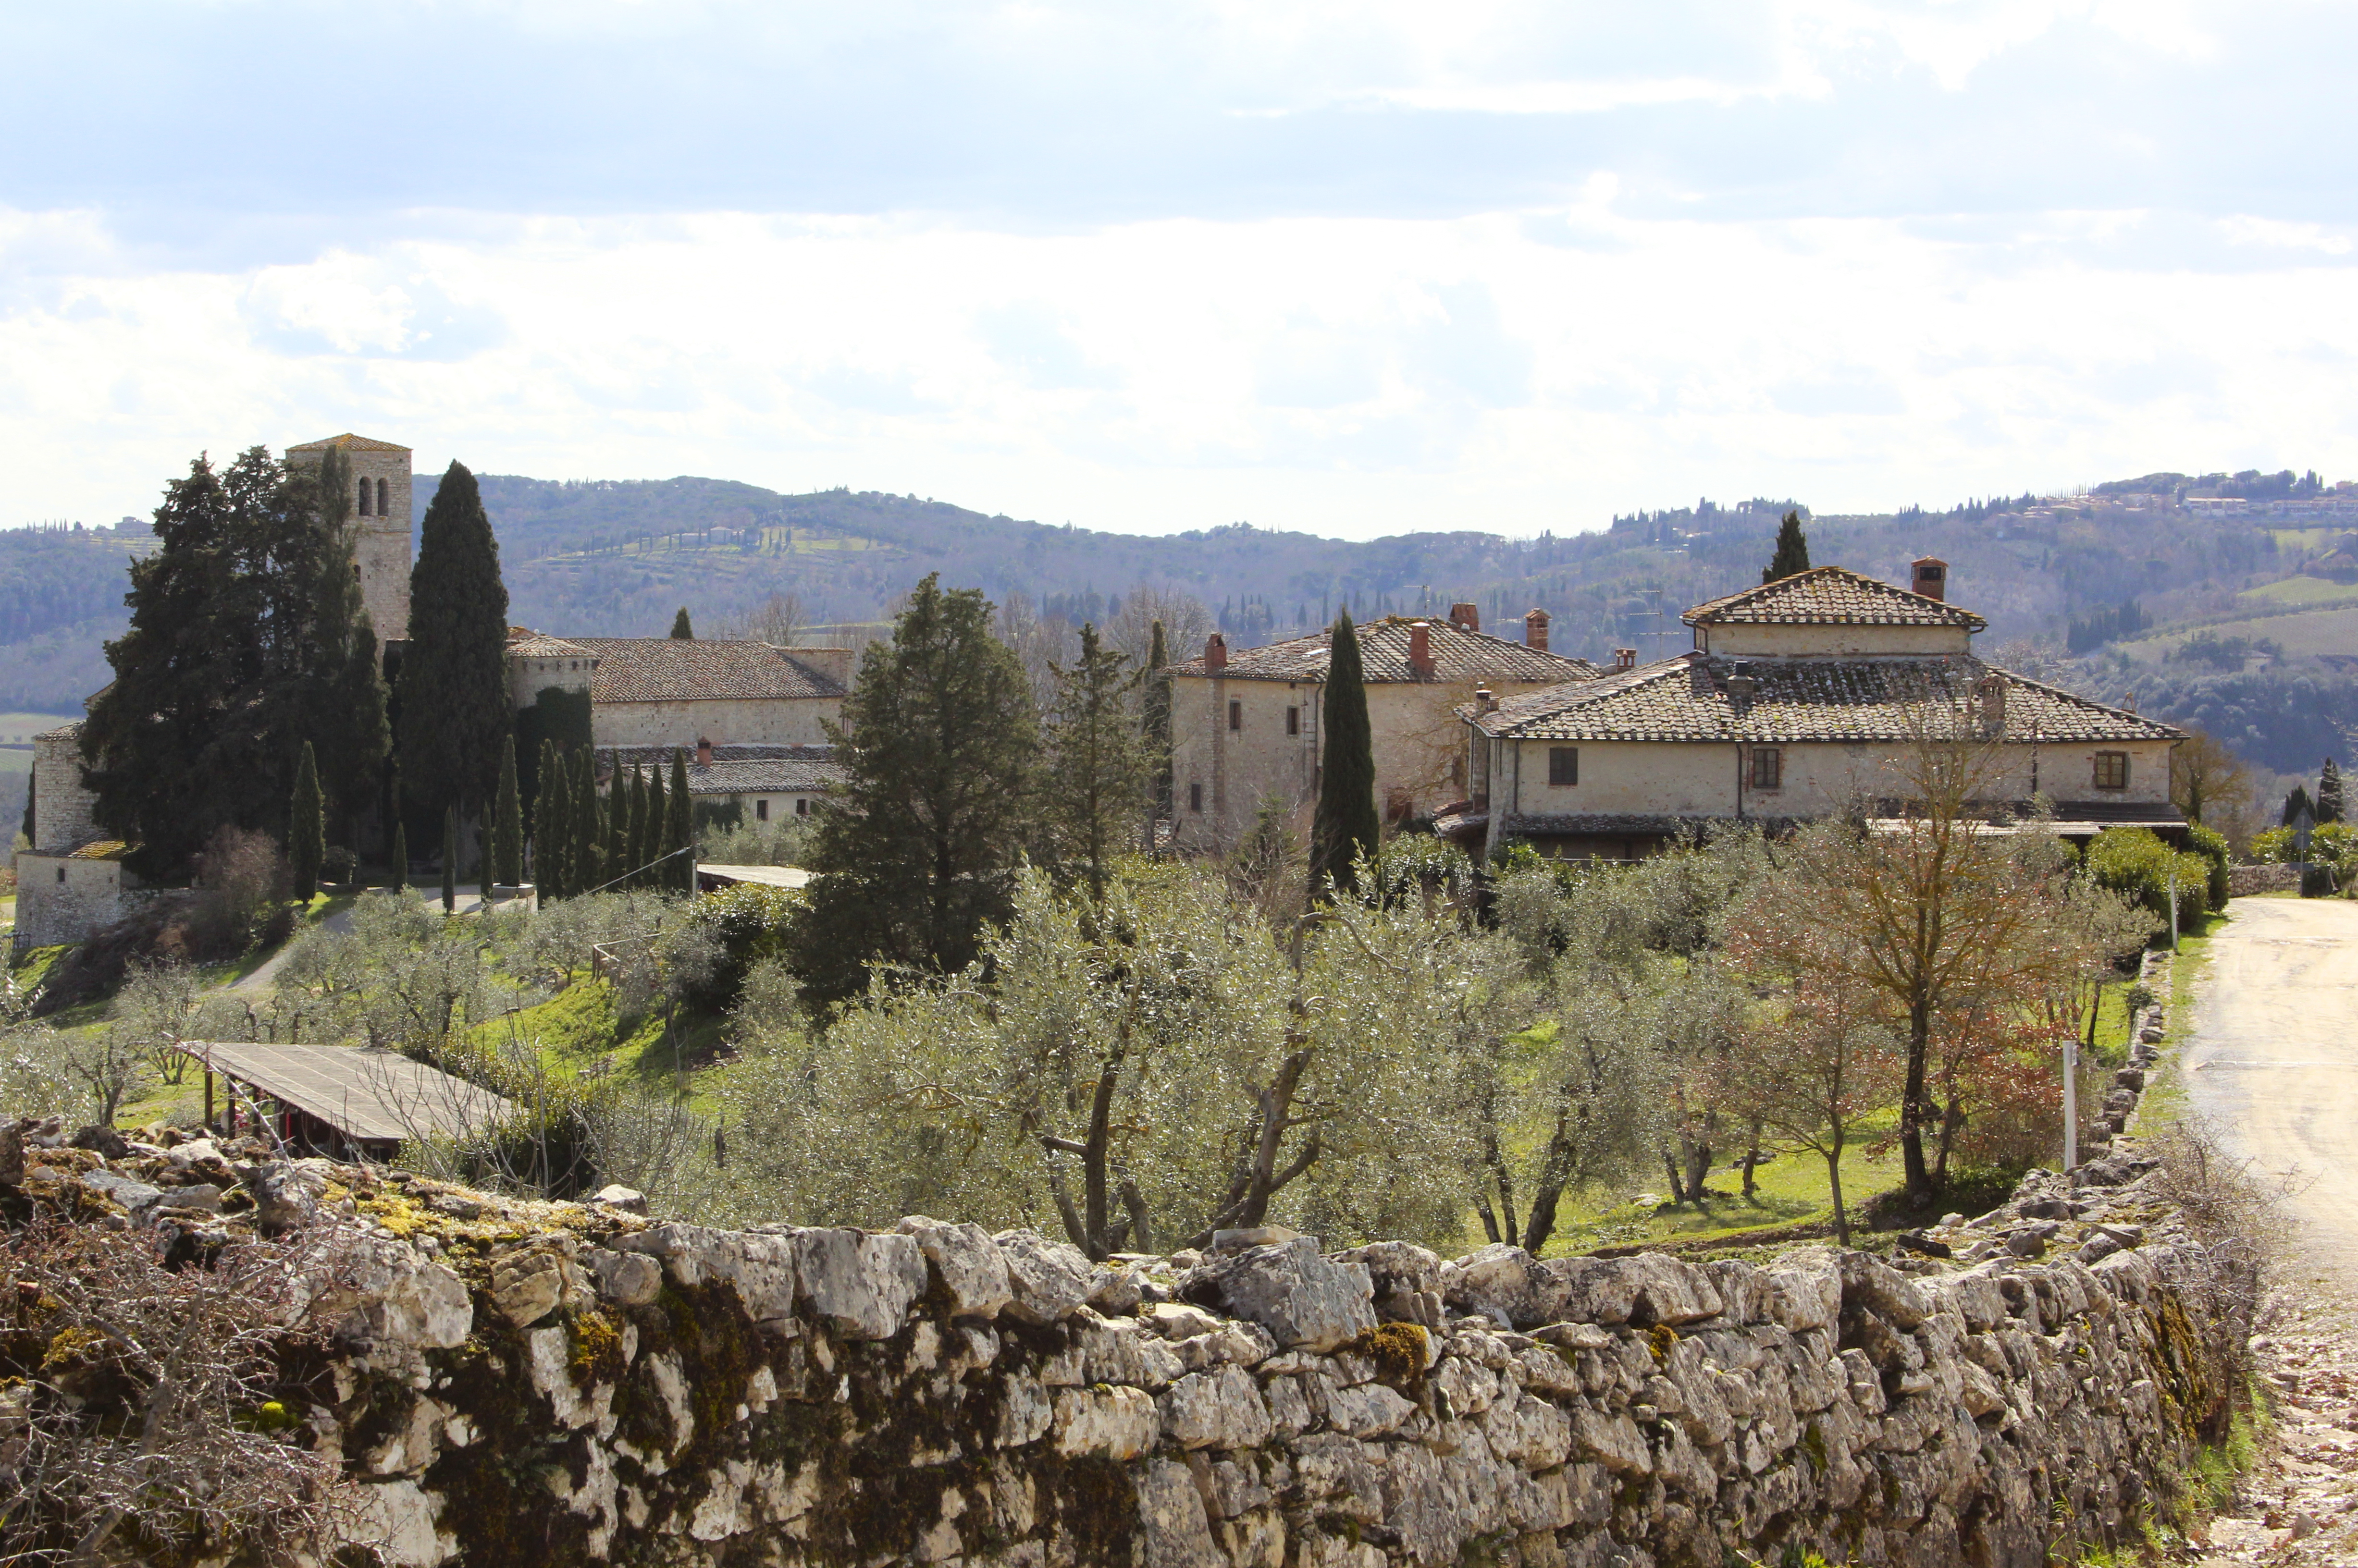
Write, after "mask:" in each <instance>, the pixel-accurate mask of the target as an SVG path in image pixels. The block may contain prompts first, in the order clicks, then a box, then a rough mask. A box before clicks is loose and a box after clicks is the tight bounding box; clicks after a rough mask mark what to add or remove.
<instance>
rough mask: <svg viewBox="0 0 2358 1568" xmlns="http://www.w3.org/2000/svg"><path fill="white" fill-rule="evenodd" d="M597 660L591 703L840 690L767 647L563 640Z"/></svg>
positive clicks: (834, 693) (668, 640)
mask: <svg viewBox="0 0 2358 1568" xmlns="http://www.w3.org/2000/svg"><path fill="white" fill-rule="evenodd" d="M565 641H566V642H567V643H569V644H570V645H571V646H573V647H576V648H579V649H580V650H581V651H582V652H583V653H585V654H589V655H590V657H591V658H593V659H596V660H597V661H598V667H597V669H596V670H594V671H592V672H591V674H590V701H592V702H698V701H704V700H708V699H712V698H719V697H733V698H740V699H742V698H747V697H841V696H843V695H844V690H843V687H840V686H838V684H836V683H835V682H834V681H832V680H829V679H828V678H827V676H824V675H821V674H820V673H819V672H818V671H817V670H815V669H812V668H811V667H810V666H809V665H806V664H803V663H801V662H800V661H798V660H796V659H793V658H790V657H788V656H787V654H785V652H784V650H783V649H779V648H773V647H772V646H770V644H768V643H711V642H706V641H704V640H702V639H700V638H694V639H691V638H687V637H568V638H566V639H565Z"/></svg>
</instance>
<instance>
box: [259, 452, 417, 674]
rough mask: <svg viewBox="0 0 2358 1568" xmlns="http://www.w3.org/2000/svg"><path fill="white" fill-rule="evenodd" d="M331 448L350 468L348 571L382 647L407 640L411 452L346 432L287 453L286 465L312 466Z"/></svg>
mask: <svg viewBox="0 0 2358 1568" xmlns="http://www.w3.org/2000/svg"><path fill="white" fill-rule="evenodd" d="M331 448H340V449H342V451H343V454H344V456H345V458H346V459H347V460H350V461H351V463H352V489H353V492H354V494H353V498H352V499H353V506H352V570H353V572H354V573H355V574H356V575H357V576H358V577H359V578H360V579H361V603H362V606H364V607H365V608H366V609H367V611H368V617H369V622H370V623H371V624H372V625H373V626H374V627H375V629H376V640H377V641H378V643H406V642H407V641H408V640H409V565H410V519H411V517H412V516H413V515H414V514H412V512H411V511H410V489H409V481H410V453H409V449H408V448H407V447H397V446H395V445H394V444H393V443H392V442H391V441H378V440H372V439H371V438H368V437H366V436H355V435H353V434H352V433H351V432H350V431H346V432H345V433H344V434H343V435H341V436H330V437H329V438H327V439H325V440H323V441H306V442H304V443H303V444H302V445H301V446H298V447H289V448H287V461H288V462H290V463H303V464H307V465H313V466H316V465H317V464H318V463H319V461H320V460H321V459H323V458H325V457H326V456H327V454H328V452H329V449H331Z"/></svg>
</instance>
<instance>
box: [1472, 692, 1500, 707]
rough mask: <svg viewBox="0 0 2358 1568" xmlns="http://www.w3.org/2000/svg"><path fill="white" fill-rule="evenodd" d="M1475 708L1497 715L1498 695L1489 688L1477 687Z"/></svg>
mask: <svg viewBox="0 0 2358 1568" xmlns="http://www.w3.org/2000/svg"><path fill="white" fill-rule="evenodd" d="M1474 706H1475V708H1477V709H1479V710H1480V711H1481V712H1484V713H1496V712H1498V693H1497V692H1494V691H1492V690H1491V689H1490V688H1489V687H1487V686H1477V687H1475V688H1474Z"/></svg>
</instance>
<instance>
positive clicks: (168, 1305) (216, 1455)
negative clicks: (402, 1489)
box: [0, 1220, 358, 1565]
mask: <svg viewBox="0 0 2358 1568" xmlns="http://www.w3.org/2000/svg"><path fill="white" fill-rule="evenodd" d="M346 1248H347V1240H346V1238H343V1237H341V1236H340V1235H339V1234H338V1233H336V1232H334V1231H332V1230H330V1229H328V1228H326V1227H308V1228H302V1229H298V1230H297V1231H295V1232H293V1233H291V1234H289V1235H287V1236H285V1237H282V1238H278V1239H276V1240H240V1241H233V1242H231V1243H229V1244H228V1245H227V1246H225V1247H223V1248H222V1249H220V1250H219V1251H218V1252H217V1253H215V1254H214V1255H213V1256H212V1257H211V1260H210V1261H209V1262H207V1263H204V1264H200V1265H196V1266H180V1267H174V1266H171V1265H169V1264H168V1263H167V1262H166V1261H165V1260H164V1258H163V1257H162V1256H161V1254H160V1253H159V1251H158V1249H157V1247H156V1246H155V1245H154V1240H153V1238H151V1237H150V1236H148V1235H146V1234H143V1233H140V1232H135V1231H114V1230H107V1229H103V1228H100V1227H79V1226H70V1225H62V1224H57V1223H53V1222H49V1221H47V1220H42V1221H37V1222H36V1223H34V1224H33V1225H31V1226H29V1227H27V1228H25V1229H22V1230H19V1231H16V1232H13V1233H11V1234H9V1235H8V1236H7V1237H6V1238H5V1241H0V1279H4V1280H5V1283H6V1285H7V1286H8V1287H11V1288H7V1289H6V1290H5V1294H0V1320H5V1324H6V1327H7V1329H8V1331H9V1335H10V1337H12V1338H15V1339H17V1340H19V1341H20V1342H26V1343H29V1344H30V1345H32V1346H34V1352H33V1354H32V1355H31V1356H30V1357H29V1358H28V1360H27V1366H28V1367H30V1368H33V1369H32V1370H31V1371H30V1373H29V1375H28V1377H27V1380H25V1381H23V1382H21V1383H17V1384H16V1385H15V1386H14V1387H13V1388H11V1389H8V1390H5V1392H0V1540H5V1541H8V1542H9V1561H11V1562H15V1563H57V1564H65V1563H93V1564H125V1565H127V1564H131V1563H147V1562H155V1561H159V1560H165V1559H177V1558H178V1556H180V1555H181V1554H182V1553H183V1552H185V1551H186V1550H187V1548H188V1547H189V1545H190V1543H192V1542H195V1541H201V1542H203V1544H204V1546H205V1549H206V1551H207V1552H209V1553H214V1554H218V1555H219V1556H221V1557H222V1559H224V1560H226V1559H227V1558H229V1557H233V1556H238V1555H241V1554H242V1553H250V1554H251V1555H252V1557H254V1558H258V1559H260V1560H263V1561H266V1562H273V1563H292V1562H294V1561H297V1560H308V1558H307V1557H306V1554H307V1553H310V1554H318V1553H320V1552H325V1551H328V1550H332V1548H333V1546H334V1543H335V1542H336V1541H339V1540H347V1539H352V1538H353V1536H354V1533H355V1531H354V1530H353V1529H352V1526H353V1525H355V1524H356V1523H357V1519H358V1499H357V1493H356V1492H355V1490H354V1489H353V1488H352V1487H351V1486H350V1484H349V1483H347V1482H346V1481H344V1480H343V1478H342V1476H341V1473H340V1470H339V1467H338V1465H337V1463H336V1461H335V1459H334V1457H333V1456H332V1454H330V1453H327V1452H323V1451H320V1450H318V1449H314V1448H311V1447H308V1446H305V1445H303V1444H299V1443H297V1442H296V1441H294V1440H293V1436H292V1433H290V1432H289V1431H288V1430H287V1429H289V1428H292V1427H293V1426H294V1425H295V1422H293V1421H292V1419H291V1418H289V1417H287V1413H286V1411H284V1409H283V1408H282V1407H281V1406H279V1405H277V1404H276V1403H274V1402H272V1401H273V1400H274V1398H275V1395H276V1388H275V1383H276V1378H277V1375H278V1374H277V1368H278V1365H279V1352H280V1350H281V1348H282V1347H283V1346H287V1344H288V1343H289V1342H291V1341H296V1340H299V1339H301V1338H304V1337H306V1336H324V1335H325V1333H326V1331H327V1330H328V1329H329V1328H330V1326H331V1325H330V1319H331V1318H332V1317H333V1316H334V1315H335V1312H336V1309H337V1307H338V1306H339V1305H340V1304H342V1303H343V1302H344V1301H345V1300H346V1299H347V1297H346V1295H345V1292H344V1286H345V1285H346V1284H347V1283H348V1281H349V1278H350V1274H351V1268H350V1262H349V1258H350V1254H349V1253H348V1251H347V1249H346ZM256 1412H258V1418H257V1413H256Z"/></svg>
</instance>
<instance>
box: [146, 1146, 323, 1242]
mask: <svg viewBox="0 0 2358 1568" xmlns="http://www.w3.org/2000/svg"><path fill="white" fill-rule="evenodd" d="M195 1147H196V1145H195V1144H193V1143H191V1144H184V1145H183V1146H182V1148H181V1149H175V1150H173V1151H172V1153H173V1154H174V1156H176V1158H175V1160H174V1163H176V1164H177V1163H180V1162H179V1161H178V1159H177V1156H178V1155H179V1154H180V1153H181V1152H183V1150H186V1149H193V1148H195ZM327 1189H328V1180H327V1177H326V1176H325V1175H323V1174H322V1173H320V1171H319V1162H315V1161H309V1160H294V1161H273V1162H270V1163H268V1164H266V1165H257V1166H255V1167H254V1169H253V1170H251V1171H249V1172H248V1173H246V1176H245V1190H246V1191H247V1192H249V1193H251V1194H252V1195H254V1227H255V1228H257V1229H259V1230H260V1231H261V1232H262V1233H263V1234H264V1235H265V1236H276V1235H278V1234H279V1233H281V1232H282V1231H287V1230H292V1229H294V1228H295V1227H297V1226H300V1225H302V1224H305V1223H306V1222H308V1220H309V1219H310V1218H311V1217H312V1216H313V1215H315V1214H317V1213H319V1197H320V1195H321V1194H323V1193H325V1192H326V1191H327Z"/></svg>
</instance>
